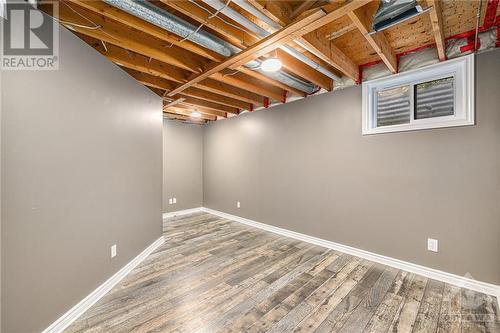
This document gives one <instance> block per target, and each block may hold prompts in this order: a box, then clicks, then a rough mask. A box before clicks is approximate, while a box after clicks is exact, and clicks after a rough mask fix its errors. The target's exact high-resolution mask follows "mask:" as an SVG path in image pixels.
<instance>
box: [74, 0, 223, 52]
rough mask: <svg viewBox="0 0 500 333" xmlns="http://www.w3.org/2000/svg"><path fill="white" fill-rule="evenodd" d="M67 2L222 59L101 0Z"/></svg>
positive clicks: (181, 45)
mask: <svg viewBox="0 0 500 333" xmlns="http://www.w3.org/2000/svg"><path fill="white" fill-rule="evenodd" d="M66 1H68V3H73V4H75V5H77V6H79V7H81V8H85V9H87V10H89V11H91V12H93V13H95V14H99V15H103V16H104V17H106V18H109V19H112V20H115V21H117V22H119V23H121V24H124V25H126V26H128V27H131V28H134V29H137V30H140V31H142V32H144V33H147V34H149V35H151V36H154V37H156V38H159V39H161V40H163V41H165V42H167V43H171V44H173V45H176V46H178V47H181V48H183V49H185V50H188V51H190V52H193V53H195V54H198V55H200V56H202V57H205V58H208V59H210V60H212V61H221V60H223V59H224V57H222V56H221V55H219V54H217V53H215V52H213V51H211V50H208V49H206V48H204V47H202V46H200V45H198V44H195V43H193V42H191V41H189V40H183V41H181V40H182V38H180V37H179V36H177V35H174V34H172V33H170V32H168V31H166V30H165V29H162V28H160V27H157V26H155V25H154V24H151V23H149V22H146V21H144V20H141V19H140V18H137V17H135V16H133V15H130V14H128V13H126V12H124V11H122V10H120V9H118V8H116V7H113V6H111V5H108V4H106V3H104V2H102V1H88V0H66Z"/></svg>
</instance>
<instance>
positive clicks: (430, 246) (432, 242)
mask: <svg viewBox="0 0 500 333" xmlns="http://www.w3.org/2000/svg"><path fill="white" fill-rule="evenodd" d="M427 250H429V251H431V252H438V240H437V239H432V238H428V239H427Z"/></svg>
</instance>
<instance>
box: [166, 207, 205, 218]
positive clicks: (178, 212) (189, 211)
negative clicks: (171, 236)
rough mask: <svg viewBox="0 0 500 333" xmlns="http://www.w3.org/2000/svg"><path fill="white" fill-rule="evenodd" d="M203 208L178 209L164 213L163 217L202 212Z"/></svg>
mask: <svg viewBox="0 0 500 333" xmlns="http://www.w3.org/2000/svg"><path fill="white" fill-rule="evenodd" d="M202 210H203V207H196V208H190V209H184V210H178V211H175V212H170V213H163V219H167V218H169V217H174V216H179V215H186V214H191V213H196V212H201V211H202Z"/></svg>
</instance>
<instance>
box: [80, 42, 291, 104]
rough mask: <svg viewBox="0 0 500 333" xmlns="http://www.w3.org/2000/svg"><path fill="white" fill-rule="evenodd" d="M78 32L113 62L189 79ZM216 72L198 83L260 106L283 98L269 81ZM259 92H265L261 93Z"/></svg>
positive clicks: (177, 79) (177, 70)
mask: <svg viewBox="0 0 500 333" xmlns="http://www.w3.org/2000/svg"><path fill="white" fill-rule="evenodd" d="M77 35H78V36H79V37H80V38H82V39H83V40H85V41H86V42H87V43H88V44H89V45H91V46H92V47H94V48H95V49H96V50H97V51H99V52H100V53H101V54H102V55H104V56H106V57H107V58H108V59H109V60H111V61H113V62H114V63H116V64H117V65H119V66H123V67H127V68H130V69H134V70H137V71H139V72H143V73H147V74H151V75H155V76H159V77H161V78H164V79H167V80H171V81H175V82H178V83H183V82H186V81H187V78H188V76H189V72H186V71H184V70H182V69H180V68H177V67H175V66H172V65H169V64H166V63H163V62H160V61H158V60H155V59H151V60H150V59H148V58H147V57H144V56H142V55H140V54H137V53H135V52H130V51H128V50H125V49H122V48H120V47H118V46H114V45H111V44H110V45H107V46H106V48H104V46H103V44H102V43H101V42H100V41H98V40H97V39H94V38H91V37H88V36H84V35H82V34H80V33H77ZM217 74H218V75H214V76H213V78H214V79H213V80H212V79H207V80H205V81H203V82H202V83H199V84H198V87H199V88H201V89H204V90H207V91H213V92H215V91H214V90H218V93H221V94H222V95H225V96H228V97H233V98H237V99H241V100H243V101H246V102H249V103H254V104H257V105H263V104H264V97H263V96H266V97H271V98H273V99H275V100H277V101H280V100H281V99H282V96H283V90H281V89H277V91H276V89H275V88H274V87H272V86H269V85H267V84H264V85H263V84H262V82H254V83H249V82H246V81H249V80H250V81H251V80H252V78H251V77H248V76H247V77H246V78H242V75H240V76H238V77H232V76H228V77H227V78H226V77H225V76H224V75H222V74H220V73H217ZM217 81H220V82H217ZM259 93H261V94H263V95H262V96H259ZM267 95H269V96H267Z"/></svg>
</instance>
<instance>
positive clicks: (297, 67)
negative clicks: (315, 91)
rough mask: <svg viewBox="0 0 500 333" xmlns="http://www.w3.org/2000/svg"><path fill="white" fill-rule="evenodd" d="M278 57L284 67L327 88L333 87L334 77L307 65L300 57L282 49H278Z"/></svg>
mask: <svg viewBox="0 0 500 333" xmlns="http://www.w3.org/2000/svg"><path fill="white" fill-rule="evenodd" d="M276 53H277V55H278V58H279V59H280V60H281V63H282V64H283V68H284V69H286V70H287V71H289V72H292V73H294V74H297V75H298V76H300V77H302V78H304V79H306V80H308V81H310V82H312V83H314V84H316V85H318V86H319V87H321V88H323V89H325V90H331V89H332V79H330V78H329V77H328V76H326V75H324V74H321V73H319V72H317V71H316V70H315V69H313V68H312V67H310V66H308V65H305V64H304V63H303V62H302V61H300V60H299V59H297V58H295V57H293V56H291V55H290V54H288V53H286V52H285V51H283V50H282V49H276Z"/></svg>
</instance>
